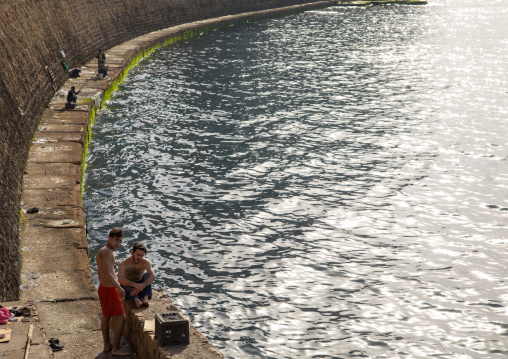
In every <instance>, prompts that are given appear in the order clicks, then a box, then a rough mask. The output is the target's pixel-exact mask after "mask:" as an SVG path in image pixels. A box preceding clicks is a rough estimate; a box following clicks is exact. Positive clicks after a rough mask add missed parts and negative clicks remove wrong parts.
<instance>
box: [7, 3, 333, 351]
mask: <svg viewBox="0 0 508 359" xmlns="http://www.w3.org/2000/svg"><path fill="white" fill-rule="evenodd" d="M335 3H336V1H320V2H316V3H312V4H305V5H299V6H291V7H287V8H280V9H273V10H266V11H259V12H253V13H246V14H239V15H234V16H225V17H221V18H215V19H210V20H206V21H199V22H195V23H189V24H184V25H180V26H176V27H172V28H168V29H164V30H161V31H157V32H153V33H150V34H147V35H144V36H140V37H138V38H135V39H132V40H130V41H127V42H126V43H123V44H121V45H119V46H116V47H114V48H112V49H109V50H108V51H106V54H107V55H108V59H107V65H108V67H109V68H110V71H109V76H110V78H109V79H105V80H100V79H99V78H98V77H97V76H96V70H97V63H96V61H95V60H93V61H91V62H89V63H88V64H86V66H84V67H83V68H82V70H83V72H82V73H81V77H80V78H77V79H69V80H68V81H67V82H66V84H65V85H64V86H63V87H62V88H61V89H60V91H58V92H57V94H56V95H55V96H54V98H53V99H52V101H51V102H50V103H49V105H48V106H49V108H48V109H47V110H46V111H45V112H44V114H43V116H42V118H41V121H40V125H39V128H38V130H37V133H36V134H35V137H34V139H33V144H32V147H31V151H30V156H29V160H28V164H27V167H26V172H25V176H24V186H23V196H22V208H23V209H24V211H26V210H28V209H30V208H33V207H38V208H39V209H40V212H38V213H35V214H28V213H26V214H24V220H23V221H22V223H21V225H20V231H21V243H20V246H21V252H22V258H23V264H22V288H21V289H22V298H21V301H20V302H19V303H17V304H18V305H24V304H26V303H29V302H30V303H31V305H34V307H35V308H36V310H37V312H38V317H37V318H34V320H33V323H35V324H36V326H37V327H36V330H37V333H38V334H37V336H36V337H34V341H37V343H36V344H39V345H40V346H37V345H33V348H38V349H39V350H38V351H37V354H36V355H35V357H37V358H39V359H42V358H51V357H56V358H102V357H104V356H106V357H109V354H102V353H101V351H102V337H101V332H100V308H99V303H98V300H97V294H96V288H95V285H94V283H93V281H92V275H91V270H90V264H89V260H88V250H87V242H86V236H85V228H84V221H83V210H82V203H81V180H82V168H83V163H84V162H83V161H84V156H85V154H86V147H87V142H88V141H87V139H88V137H89V135H90V125H91V120H92V119H93V117H94V115H95V111H96V110H97V107H98V106H99V104H100V103H101V102H102V103H103V102H104V99H105V98H107V97H108V95H109V94H110V93H111V91H113V90H114V89H116V86H117V84H118V83H119V82H120V81H121V80H122V79H123V77H124V76H125V73H126V72H127V70H128V68H129V67H130V66H131V65H132V64H133V63H135V62H136V61H138V60H139V59H140V58H142V57H143V56H145V55H147V54H148V53H149V52H150V51H151V50H153V49H154V48H157V47H159V46H162V45H164V44H166V43H168V42H170V41H172V39H175V38H178V37H184V36H188V35H191V34H193V33H195V32H203V31H206V30H208V29H210V28H220V27H224V26H227V25H230V24H234V23H238V22H243V21H247V20H252V19H259V18H265V17H270V16H276V15H282V14H289V13H294V12H299V11H304V10H307V9H313V8H323V7H327V6H330V5H333V4H335ZM71 86H76V88H77V89H80V88H82V89H81V94H80V95H79V96H78V103H77V104H78V106H79V108H77V109H74V110H65V109H64V104H65V102H66V94H67V92H68V91H69V90H70V87H71ZM106 235H107V234H106V233H105V239H106ZM165 300H166V302H164V301H163V302H161V303H163V304H164V303H166V304H167V302H169V299H165ZM169 303H170V302H169ZM171 305H172V304H171V303H170V304H168V305H166V306H165V307H164V305H163V307H156V308H158V309H159V310H165V309H167V307H168V306H171ZM152 311H153V309H151V310H150V312H149V313H151V314H152V315H153V313H152ZM145 316H146V314H145ZM152 319H153V318H152ZM147 320H149V319H147V318H145V319H143V320H142V322H143V323H145V322H146V321H147ZM23 324H26V323H23ZM24 329H26V328H25V327H23V328H22V329H20V330H19V331H20V332H22V333H14V334H15V335H16V337H17V338H19V337H18V336H19V335H21V337H22V338H26V333H25V332H24ZM146 330H147V331H150V330H151V332H150V336H151V338H153V328H152V329H150V328H147V329H146ZM192 333H193V334H192V338H191V343H190V344H189V345H187V346H180V347H181V348H178V350H177V351H176V352H166V353H165V355H170V357H175V358H193V359H197V358H205V359H213V358H221V357H222V355H220V353H218V351H217V350H216V349H215V348H213V347H212V346H211V345H210V344H209V343H208V341H207V340H206V338H205V337H204V336H203V335H202V334H201V333H199V331H197V330H196V329H195V328H192ZM39 334H40V335H39ZM35 338H37V340H36V339H35ZM44 338H45V339H44ZM49 338H58V339H59V340H60V342H61V343H62V344H63V345H64V346H65V349H64V350H63V351H59V352H55V353H51V350H49V347H48V344H47V342H46V340H47V339H49ZM21 341H23V340H21ZM16 343H17V344H16ZM18 345H19V340H18V341H16V340H12V341H11V342H10V343H8V344H0V356H2V358H8V359H10V358H18V357H19V358H21V357H23V353H24V346H23V347H20V346H18ZM43 347H44V348H45V350H40V349H41V348H43ZM137 347H140V346H139V345H138V346H137ZM32 351H35V349H32ZM7 353H9V355H6V354H7ZM44 353H45V354H44ZM139 354H140V357H143V358H144V357H154V356H146V355H147V353H139ZM46 355H47V356H46ZM150 355H151V354H150Z"/></svg>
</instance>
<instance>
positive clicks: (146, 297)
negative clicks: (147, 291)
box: [143, 295, 150, 307]
mask: <svg viewBox="0 0 508 359" xmlns="http://www.w3.org/2000/svg"><path fill="white" fill-rule="evenodd" d="M143 306H145V307H149V306H150V304H148V296H147V295H145V296H144V297H143Z"/></svg>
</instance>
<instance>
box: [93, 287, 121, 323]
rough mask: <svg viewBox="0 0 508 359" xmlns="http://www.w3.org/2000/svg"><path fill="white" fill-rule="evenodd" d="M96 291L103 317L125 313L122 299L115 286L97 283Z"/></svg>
mask: <svg viewBox="0 0 508 359" xmlns="http://www.w3.org/2000/svg"><path fill="white" fill-rule="evenodd" d="M98 292H99V300H100V302H101V309H102V315H104V316H105V317H116V316H117V315H122V314H124V313H125V312H124V310H123V304H122V299H121V298H120V294H118V290H117V289H116V287H103V286H102V284H99V290H98Z"/></svg>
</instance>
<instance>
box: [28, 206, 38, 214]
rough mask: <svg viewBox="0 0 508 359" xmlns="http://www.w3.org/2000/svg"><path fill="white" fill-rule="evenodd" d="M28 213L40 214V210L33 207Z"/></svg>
mask: <svg viewBox="0 0 508 359" xmlns="http://www.w3.org/2000/svg"><path fill="white" fill-rule="evenodd" d="M26 213H39V208H37V207H33V208H30V209H28V210H27V211H26Z"/></svg>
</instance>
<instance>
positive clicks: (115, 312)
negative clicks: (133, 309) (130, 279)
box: [95, 228, 131, 356]
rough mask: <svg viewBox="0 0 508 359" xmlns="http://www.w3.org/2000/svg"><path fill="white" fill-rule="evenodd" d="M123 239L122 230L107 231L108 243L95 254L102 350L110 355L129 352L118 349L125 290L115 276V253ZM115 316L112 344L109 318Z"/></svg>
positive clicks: (123, 317)
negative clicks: (102, 340)
mask: <svg viewBox="0 0 508 359" xmlns="http://www.w3.org/2000/svg"><path fill="white" fill-rule="evenodd" d="M122 240H123V231H122V230H121V229H118V228H115V229H112V230H111V231H110V232H109V236H108V243H106V245H105V246H104V247H102V248H101V249H99V251H98V252H97V255H96V256H95V260H96V261H97V271H98V274H99V282H100V285H99V300H100V302H101V309H102V322H101V330H102V336H103V338H104V352H109V351H111V355H116V356H129V355H131V353H129V352H126V351H123V350H121V349H120V338H121V336H122V330H123V327H124V325H125V321H126V318H125V313H124V310H123V304H122V299H121V297H124V296H125V291H124V290H123V288H122V286H121V285H120V283H118V281H117V280H116V276H115V267H114V266H115V255H114V254H113V251H116V250H117V249H118V248H119V247H120V245H121V244H122ZM111 317H116V328H115V336H114V338H113V340H114V341H113V345H111V341H110V339H109V320H110V318H111Z"/></svg>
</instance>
